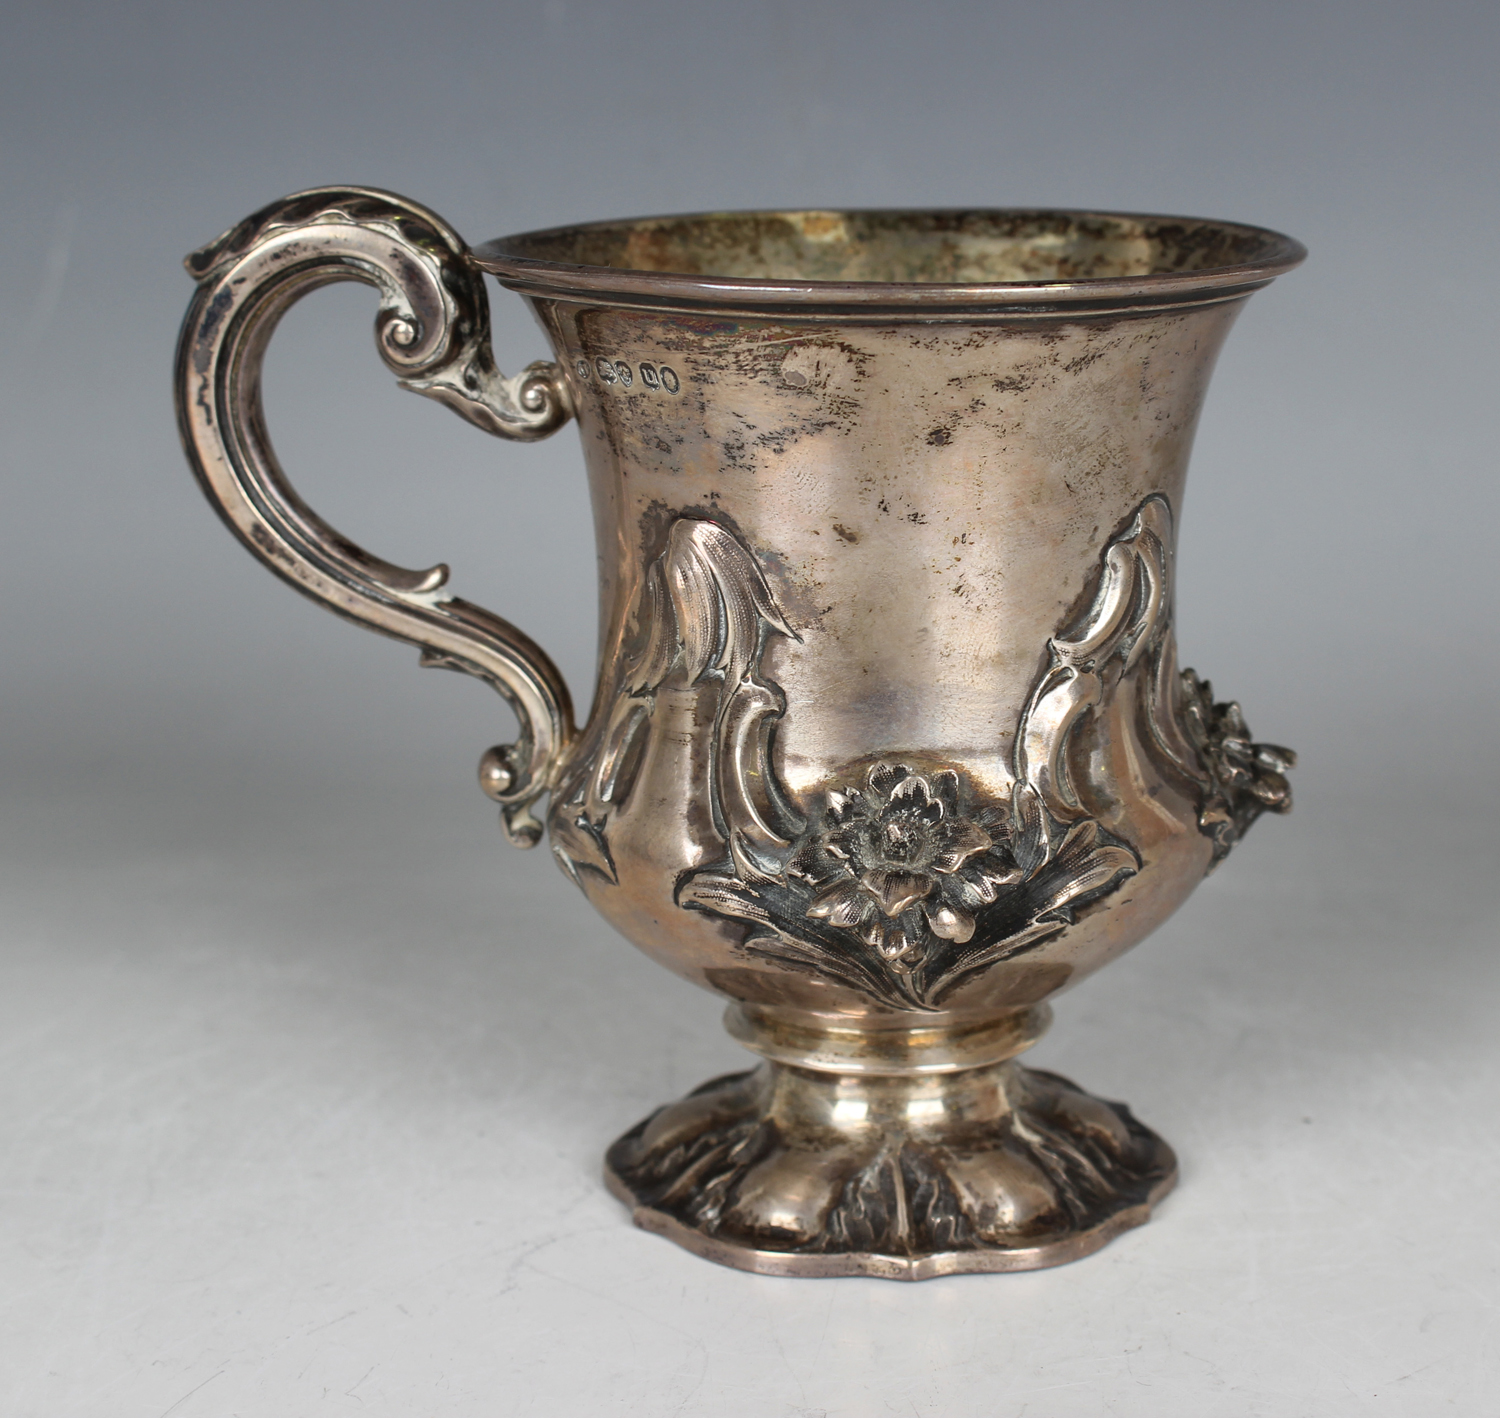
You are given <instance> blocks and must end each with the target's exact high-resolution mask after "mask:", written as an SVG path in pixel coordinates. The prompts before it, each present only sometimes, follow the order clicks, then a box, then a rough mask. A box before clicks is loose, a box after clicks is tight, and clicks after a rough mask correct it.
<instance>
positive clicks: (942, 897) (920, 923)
mask: <svg viewBox="0 0 1500 1418" xmlns="http://www.w3.org/2000/svg"><path fill="white" fill-rule="evenodd" d="M1009 835H1010V830H1009V817H1008V814H1006V813H1004V812H1002V811H1000V810H998V809H995V808H981V809H979V810H978V811H976V812H973V813H971V814H965V813H964V812H962V811H961V810H960V808H959V803H958V775H957V774H956V773H955V772H953V771H952V770H951V769H945V770H944V771H942V772H939V773H932V774H921V773H915V772H913V771H912V770H911V769H910V768H908V767H907V766H906V765H905V764H899V763H877V764H876V765H875V766H874V767H873V768H871V769H870V772H869V775H868V777H867V778H866V781H865V785H864V787H862V788H849V789H846V790H844V791H842V792H833V793H830V794H829V795H828V808H827V812H826V813H825V815H824V818H823V823H822V828H821V830H820V831H818V832H817V833H815V834H813V835H811V836H809V837H808V838H807V839H806V840H805V841H804V842H803V843H802V845H801V846H800V847H798V849H797V851H796V852H795V853H794V854H793V856H792V858H791V860H790V861H789V862H788V863H787V874H788V875H789V876H795V877H798V878H800V879H801V880H802V881H804V882H806V883H807V884H808V885H809V886H811V887H812V889H813V892H814V895H813V898H812V901H811V902H810V903H809V905H808V906H807V909H806V914H807V916H808V917H809V918H811V919H814V920H826V921H827V922H828V924H829V925H831V926H837V927H840V928H842V929H845V930H849V931H853V932H854V933H856V934H857V935H858V936H859V937H860V939H861V940H863V941H864V942H865V944H866V945H868V946H871V947H872V948H874V949H875V950H877V951H878V952H879V953H880V955H881V956H882V957H883V958H884V959H885V960H886V961H887V962H888V963H889V964H890V965H891V966H892V968H893V969H896V970H898V971H909V970H911V969H913V968H914V967H915V966H916V965H917V964H919V963H920V962H921V960H922V958H923V956H924V947H926V946H929V945H930V944H931V943H932V937H934V936H938V937H941V938H942V939H944V940H950V941H954V942H956V943H959V944H962V943H963V942H965V941H967V940H969V939H970V938H971V937H972V936H973V934H974V929H975V920H974V916H975V912H976V911H978V910H979V909H980V908H981V907H983V906H987V905H989V904H990V903H991V902H993V901H994V900H995V898H996V895H997V893H998V891H999V889H1000V888H1001V887H1003V886H1007V885H1010V884H1012V883H1014V882H1017V881H1019V880H1020V879H1021V877H1022V874H1023V873H1022V872H1021V869H1020V868H1019V867H1018V866H1017V865H1016V863H1015V860H1014V858H1013V857H1012V856H1011V854H1010V852H1009V850H1008V840H1009Z"/></svg>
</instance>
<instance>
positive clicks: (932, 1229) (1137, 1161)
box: [605, 1060, 1177, 1280]
mask: <svg viewBox="0 0 1500 1418" xmlns="http://www.w3.org/2000/svg"><path fill="white" fill-rule="evenodd" d="M1176 1175H1177V1163H1176V1158H1175V1157H1174V1156H1173V1153H1172V1149H1171V1148H1170V1147H1168V1146H1167V1144H1166V1143H1165V1142H1163V1141H1162V1140H1161V1139H1160V1138H1159V1137H1157V1136H1156V1134H1155V1133H1153V1132H1151V1131H1150V1130H1149V1129H1147V1128H1145V1127H1142V1126H1141V1124H1140V1123H1138V1122H1136V1120H1135V1119H1134V1118H1133V1117H1132V1116H1131V1114H1130V1110H1129V1109H1128V1108H1126V1107H1125V1106H1124V1105H1123V1104H1119V1103H1107V1102H1104V1101H1103V1100H1102V1099H1099V1098H1095V1097H1093V1096H1091V1095H1090V1094H1088V1093H1085V1092H1083V1091H1082V1090H1081V1089H1079V1088H1077V1087H1075V1086H1074V1085H1073V1084H1072V1083H1070V1082H1069V1081H1068V1080H1067V1079H1065V1078H1061V1077H1059V1076H1058V1075H1057V1074H1054V1073H1043V1072H1039V1071H1036V1070H1033V1069H1026V1068H1022V1067H1021V1066H1020V1065H1019V1064H1017V1063H1015V1062H1013V1061H1009V1060H1007V1061H1006V1062H1003V1063H999V1064H993V1065H989V1066H987V1067H982V1068H970V1069H965V1070H963V1071H961V1072H951V1073H941V1074H927V1075H894V1076H892V1075H883V1076H882V1075H875V1076H870V1075H860V1074H841V1073H832V1072H818V1071H813V1070H809V1069H802V1068H796V1067H792V1066H789V1065H786V1064H782V1063H777V1062H773V1061H768V1062H765V1063H762V1064H761V1065H760V1066H759V1067H758V1068H755V1069H752V1070H751V1071H750V1072H748V1073H739V1074H732V1075H730V1076H728V1077H726V1078H719V1079H715V1080H713V1081H712V1082H710V1083H706V1084H704V1085H703V1087H701V1088H699V1089H698V1090H697V1091H696V1092H694V1093H691V1094H689V1095H688V1097H686V1098H684V1099H683V1100H682V1101H681V1102H678V1103H673V1104H670V1105H669V1106H668V1107H665V1108H663V1109H661V1110H660V1111H659V1112H657V1113H655V1114H653V1115H652V1116H651V1117H650V1118H648V1119H647V1120H646V1121H645V1122H643V1123H640V1124H639V1125H638V1126H636V1127H634V1128H632V1129H631V1130H630V1131H629V1132H628V1133H626V1134H625V1136H624V1137H622V1138H620V1140H619V1141H618V1142H616V1143H615V1144H614V1146H613V1147H611V1148H610V1150H609V1153H608V1156H607V1159H606V1166H605V1177H606V1180H607V1181H608V1183H609V1186H610V1189H611V1191H613V1192H614V1193H615V1195H616V1196H618V1197H619V1198H620V1199H621V1200H622V1201H624V1202H625V1204H626V1205H627V1206H629V1207H631V1208H632V1211H633V1213H634V1216H635V1221H636V1224H637V1225H638V1226H641V1227H643V1228H644V1229H646V1230H648V1231H655V1232H657V1233H658V1234H660V1235H663V1236H667V1237H668V1238H670V1239H671V1240H674V1241H676V1242H677V1243H678V1244H679V1245H681V1246H686V1247H687V1249H689V1250H691V1251H695V1252H696V1253H697V1254H699V1255H701V1256H705V1257H707V1258H708V1259H709V1260H714V1261H718V1262H720V1263H721V1264H724V1265H732V1266H738V1267H739V1268H740V1269H742V1270H753V1271H759V1272H761V1273H763V1274H767V1275H809V1276H829V1275H873V1276H881V1277H885V1278H888V1279H892V1280H926V1279H929V1278H932V1277H934V1276H939V1275H954V1274H960V1273H964V1272H974V1271H999V1270H1035V1269H1039V1268H1041V1267H1043V1266H1049V1265H1061V1264H1063V1263H1064V1262H1066V1261H1070V1260H1077V1259H1078V1258H1079V1257H1080V1256H1086V1255H1088V1254H1089V1253H1090V1252H1092V1251H1096V1250H1098V1249H1099V1248H1100V1247H1101V1246H1103V1245H1105V1244H1106V1243H1107V1242H1108V1241H1110V1240H1111V1239H1113V1238H1114V1237H1115V1236H1117V1235H1119V1234H1120V1232H1122V1231H1126V1230H1129V1229H1130V1228H1131V1227H1132V1226H1139V1225H1140V1224H1141V1223H1142V1222H1143V1221H1145V1220H1146V1219H1147V1218H1148V1217H1149V1215H1150V1214H1151V1208H1152V1207H1153V1206H1154V1205H1155V1204H1156V1203H1157V1202H1158V1201H1160V1200H1161V1198H1162V1197H1163V1196H1165V1195H1166V1194H1167V1192H1168V1191H1170V1190H1171V1188H1172V1184H1173V1182H1174V1181H1175V1180H1176Z"/></svg>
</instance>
